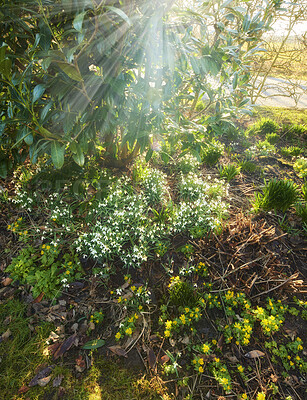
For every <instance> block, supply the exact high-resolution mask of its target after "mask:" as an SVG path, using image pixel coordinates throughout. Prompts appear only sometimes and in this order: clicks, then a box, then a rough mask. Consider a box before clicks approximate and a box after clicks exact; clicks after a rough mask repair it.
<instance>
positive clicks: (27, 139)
mask: <svg viewBox="0 0 307 400" xmlns="http://www.w3.org/2000/svg"><path fill="white" fill-rule="evenodd" d="M24 141H25V143H26V144H27V145H28V146H31V144H32V143H33V135H32V133H31V132H30V133H28V135H27V136H26V137H25V138H24Z"/></svg>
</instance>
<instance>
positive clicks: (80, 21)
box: [72, 11, 86, 32]
mask: <svg viewBox="0 0 307 400" xmlns="http://www.w3.org/2000/svg"><path fill="white" fill-rule="evenodd" d="M85 14H86V11H83V12H82V13H81V14H78V15H77V16H76V17H75V19H74V20H73V23H72V24H73V27H74V28H75V30H76V31H78V32H82V24H83V19H84V16H85Z"/></svg>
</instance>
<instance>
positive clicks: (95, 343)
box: [82, 339, 105, 350]
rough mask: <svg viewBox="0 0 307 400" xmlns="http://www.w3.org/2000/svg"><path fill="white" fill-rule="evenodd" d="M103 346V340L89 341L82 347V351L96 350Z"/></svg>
mask: <svg viewBox="0 0 307 400" xmlns="http://www.w3.org/2000/svg"><path fill="white" fill-rule="evenodd" d="M104 344H105V340H102V339H96V340H90V341H89V342H87V343H85V345H84V346H83V347H82V349H85V350H93V349H98V348H99V347H102V346H103V345H104Z"/></svg>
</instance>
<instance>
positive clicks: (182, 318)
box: [179, 314, 187, 325]
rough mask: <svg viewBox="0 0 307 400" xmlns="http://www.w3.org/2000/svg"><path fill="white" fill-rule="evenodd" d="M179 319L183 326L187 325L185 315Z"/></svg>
mask: <svg viewBox="0 0 307 400" xmlns="http://www.w3.org/2000/svg"><path fill="white" fill-rule="evenodd" d="M179 319H180V321H181V323H182V324H183V325H185V323H186V322H187V321H186V319H185V315H184V314H182V315H180V317H179Z"/></svg>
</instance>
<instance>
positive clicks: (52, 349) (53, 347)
mask: <svg viewBox="0 0 307 400" xmlns="http://www.w3.org/2000/svg"><path fill="white" fill-rule="evenodd" d="M60 345H61V343H60V342H55V343H53V344H51V345H50V346H48V350H49V354H54V353H55V352H56V351H57V350H58V348H59V347H60Z"/></svg>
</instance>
